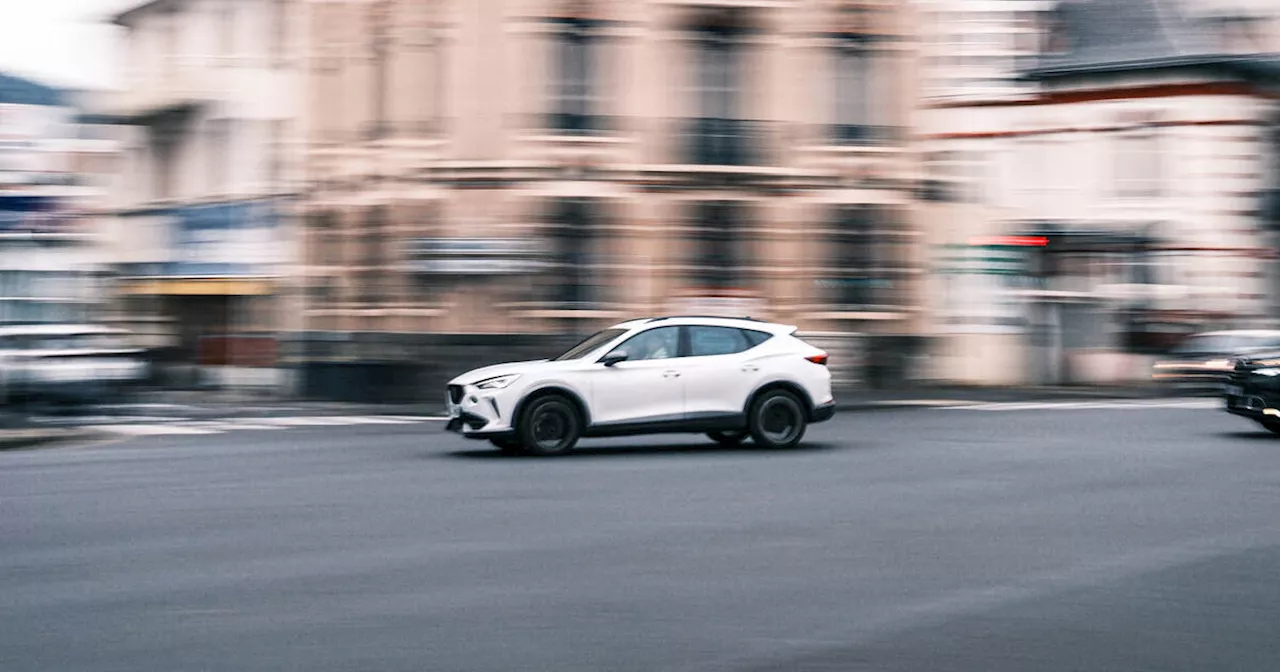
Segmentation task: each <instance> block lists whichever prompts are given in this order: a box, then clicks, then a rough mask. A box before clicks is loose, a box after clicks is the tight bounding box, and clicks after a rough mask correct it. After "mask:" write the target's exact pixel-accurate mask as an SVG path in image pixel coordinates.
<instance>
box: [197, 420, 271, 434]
mask: <svg viewBox="0 0 1280 672" xmlns="http://www.w3.org/2000/svg"><path fill="white" fill-rule="evenodd" d="M178 424H179V425H180V426H183V427H195V428H196V429H208V430H212V431H215V432H238V431H245V430H254V431H266V430H277V429H285V428H284V427H281V426H279V425H263V424H260V423H256V422H245V421H236V420H225V421H215V420H204V421H194V422H181V423H178Z"/></svg>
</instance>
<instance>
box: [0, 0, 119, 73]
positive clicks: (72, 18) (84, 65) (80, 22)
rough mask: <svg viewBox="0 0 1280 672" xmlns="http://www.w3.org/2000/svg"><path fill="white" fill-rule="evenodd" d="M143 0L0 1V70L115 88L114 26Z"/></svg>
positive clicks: (116, 37) (116, 35) (116, 36)
mask: <svg viewBox="0 0 1280 672" xmlns="http://www.w3.org/2000/svg"><path fill="white" fill-rule="evenodd" d="M141 2H142V0H0V71H5V72H9V73H12V74H15V75H19V76H23V77H29V78H32V79H36V80H38V81H41V82H44V83H46V84H52V85H55V86H61V87H76V88H101V87H118V86H119V85H120V73H119V68H118V63H119V61H120V59H119V57H118V54H117V53H116V41H117V40H118V29H117V28H115V27H114V26H110V25H108V24H107V22H106V20H105V18H106V17H109V16H110V15H111V14H112V13H114V12H116V11H118V10H120V9H122V8H124V7H128V6H132V5H137V4H141Z"/></svg>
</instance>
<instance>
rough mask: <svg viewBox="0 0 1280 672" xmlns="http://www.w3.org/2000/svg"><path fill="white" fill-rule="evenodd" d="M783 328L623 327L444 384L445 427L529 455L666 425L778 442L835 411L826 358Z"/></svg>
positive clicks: (692, 321) (699, 322)
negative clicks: (549, 354)
mask: <svg viewBox="0 0 1280 672" xmlns="http://www.w3.org/2000/svg"><path fill="white" fill-rule="evenodd" d="M795 332H796V328H795V327H792V326H786V325H780V324H771V323H767V322H760V321H757V320H751V319H727V318H715V317H656V318H648V319H640V320H632V321H629V322H623V323H621V324H618V325H615V326H613V327H610V328H608V329H605V330H603V331H601V332H599V333H597V334H594V335H593V336H591V337H589V338H587V339H586V340H584V341H582V342H581V343H579V344H578V345H576V346H574V347H573V348H572V349H570V350H569V351H568V352H565V353H564V354H562V355H560V356H559V357H556V358H555V359H552V360H538V361H532V362H517V363H512V364H499V365H497V366H489V367H485V368H481V369H476V370H474V371H471V372H468V373H465V374H463V375H461V376H458V377H457V378H455V379H453V380H452V381H450V383H449V388H448V396H447V404H448V409H449V416H450V420H449V424H448V430H449V431H451V432H457V433H459V434H461V435H463V436H465V437H467V438H472V439H488V440H489V441H491V442H492V443H493V444H494V445H496V446H498V447H499V448H501V449H502V450H504V451H507V452H512V453H518V452H529V453H534V454H538V455H554V454H559V453H565V452H568V451H569V450H572V449H573V447H574V445H575V444H577V442H578V439H579V438H582V437H598V436H624V435H634V434H656V433H673V432H695V433H705V434H707V435H708V436H710V437H711V438H712V439H714V440H715V441H717V442H719V443H721V444H725V445H736V444H738V443H741V442H742V441H743V440H745V439H746V438H747V437H748V436H750V437H751V438H752V439H753V440H754V441H755V443H756V444H757V445H760V446H763V447H768V448H790V447H792V446H795V445H796V444H798V443H799V442H800V440H801V439H802V438H804V433H805V428H806V426H807V425H808V424H809V423H813V422H822V421H824V420H829V419H831V417H832V415H834V413H835V402H834V400H833V399H832V396H831V373H830V371H828V369H827V366H826V364H827V353H825V352H823V351H822V350H820V349H818V348H815V347H813V346H812V345H809V344H808V343H805V342H804V341H802V340H800V339H799V338H796V336H795Z"/></svg>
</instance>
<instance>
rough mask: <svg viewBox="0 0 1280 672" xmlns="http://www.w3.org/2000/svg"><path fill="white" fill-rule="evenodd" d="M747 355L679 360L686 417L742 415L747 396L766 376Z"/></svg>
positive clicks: (711, 356) (754, 358) (757, 364)
mask: <svg viewBox="0 0 1280 672" xmlns="http://www.w3.org/2000/svg"><path fill="white" fill-rule="evenodd" d="M751 352H752V351H750V350H749V351H747V352H743V353H736V354H732V355H710V356H706V357H682V358H681V370H682V377H683V378H684V379H685V412H686V414H687V417H689V418H698V417H706V416H710V415H718V414H734V413H741V412H742V406H743V404H745V403H746V400H747V395H748V394H750V393H751V390H753V389H755V388H756V387H757V386H758V385H759V382H760V380H762V379H763V377H764V376H766V375H768V373H767V371H766V370H765V369H764V368H763V367H761V365H760V364H759V363H758V361H757V360H758V358H756V357H753V356H751Z"/></svg>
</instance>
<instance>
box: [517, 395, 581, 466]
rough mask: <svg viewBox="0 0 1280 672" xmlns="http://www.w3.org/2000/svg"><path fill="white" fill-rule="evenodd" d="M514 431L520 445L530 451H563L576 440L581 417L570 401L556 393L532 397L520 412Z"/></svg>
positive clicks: (554, 452)
mask: <svg viewBox="0 0 1280 672" xmlns="http://www.w3.org/2000/svg"><path fill="white" fill-rule="evenodd" d="M518 435H519V437H520V443H521V445H523V446H524V449H525V450H526V451H528V452H529V453H532V454H534V455H541V456H544V457H549V456H552V455H563V454H565V453H567V452H569V451H571V450H573V447H574V446H576V445H577V444H578V439H579V438H580V437H581V435H582V418H581V416H580V415H579V414H578V409H577V408H575V407H574V405H573V403H572V402H570V401H569V400H568V399H565V398H564V397H562V396H560V395H550V396H546V397H540V398H538V399H535V400H534V401H533V402H531V403H530V404H529V408H527V409H525V412H524V413H523V414H522V415H521V418H520V422H519V426H518Z"/></svg>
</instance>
